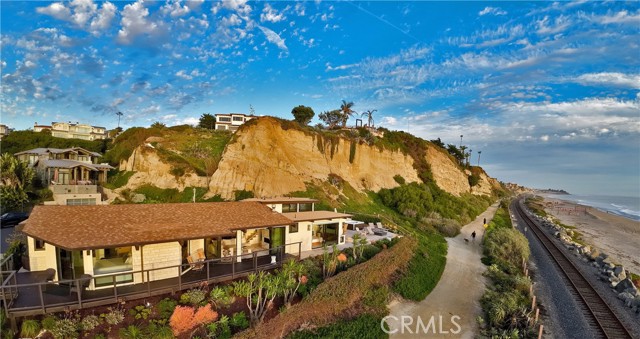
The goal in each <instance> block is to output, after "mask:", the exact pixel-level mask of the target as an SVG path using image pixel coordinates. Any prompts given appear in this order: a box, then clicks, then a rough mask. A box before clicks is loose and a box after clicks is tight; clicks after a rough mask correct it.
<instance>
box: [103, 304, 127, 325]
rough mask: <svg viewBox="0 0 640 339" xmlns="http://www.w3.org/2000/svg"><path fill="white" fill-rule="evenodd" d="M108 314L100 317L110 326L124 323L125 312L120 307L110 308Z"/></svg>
mask: <svg viewBox="0 0 640 339" xmlns="http://www.w3.org/2000/svg"><path fill="white" fill-rule="evenodd" d="M107 310H108V312H107V313H103V314H100V317H101V318H103V319H104V321H105V322H106V323H107V324H109V325H118V324H120V323H121V322H123V321H124V310H123V309H121V308H119V307H109V308H108V309H107Z"/></svg>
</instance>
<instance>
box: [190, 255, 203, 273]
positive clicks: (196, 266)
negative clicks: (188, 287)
mask: <svg viewBox="0 0 640 339" xmlns="http://www.w3.org/2000/svg"><path fill="white" fill-rule="evenodd" d="M187 262H188V263H189V266H190V267H191V269H192V270H194V271H202V269H203V268H204V264H201V263H198V262H196V261H194V260H193V257H191V256H188V257H187Z"/></svg>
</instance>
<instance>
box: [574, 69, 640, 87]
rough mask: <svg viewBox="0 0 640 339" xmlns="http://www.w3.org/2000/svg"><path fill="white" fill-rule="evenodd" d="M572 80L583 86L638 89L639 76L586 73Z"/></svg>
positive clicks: (639, 83)
mask: <svg viewBox="0 0 640 339" xmlns="http://www.w3.org/2000/svg"><path fill="white" fill-rule="evenodd" d="M574 80H575V81H576V82H578V83H580V84H583V85H605V86H613V87H622V88H635V89H640V74H624V73H616V72H602V73H587V74H582V75H580V76H578V77H576V78H575V79H574Z"/></svg>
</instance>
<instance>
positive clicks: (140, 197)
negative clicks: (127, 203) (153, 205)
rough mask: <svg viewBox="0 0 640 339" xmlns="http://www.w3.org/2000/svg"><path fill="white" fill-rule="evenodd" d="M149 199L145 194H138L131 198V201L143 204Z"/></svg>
mask: <svg viewBox="0 0 640 339" xmlns="http://www.w3.org/2000/svg"><path fill="white" fill-rule="evenodd" d="M146 198H147V197H146V196H145V195H144V194H140V193H136V194H134V195H133V196H132V197H131V201H132V202H135V203H141V202H143V201H144V199H146Z"/></svg>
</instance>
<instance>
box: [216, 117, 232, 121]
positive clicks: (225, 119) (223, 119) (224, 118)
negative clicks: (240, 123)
mask: <svg viewBox="0 0 640 339" xmlns="http://www.w3.org/2000/svg"><path fill="white" fill-rule="evenodd" d="M218 121H219V122H231V118H229V117H218Z"/></svg>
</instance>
